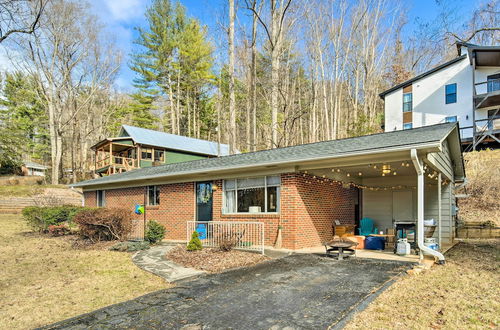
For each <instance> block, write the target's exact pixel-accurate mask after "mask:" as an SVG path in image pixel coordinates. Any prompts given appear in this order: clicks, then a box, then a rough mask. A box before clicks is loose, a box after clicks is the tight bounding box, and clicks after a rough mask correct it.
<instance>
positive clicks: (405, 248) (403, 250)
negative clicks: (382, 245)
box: [396, 238, 411, 256]
mask: <svg viewBox="0 0 500 330" xmlns="http://www.w3.org/2000/svg"><path fill="white" fill-rule="evenodd" d="M410 253H411V246H410V243H408V240H407V239H406V238H401V239H398V244H397V245H396V254H397V255H400V256H405V255H408V254H410Z"/></svg>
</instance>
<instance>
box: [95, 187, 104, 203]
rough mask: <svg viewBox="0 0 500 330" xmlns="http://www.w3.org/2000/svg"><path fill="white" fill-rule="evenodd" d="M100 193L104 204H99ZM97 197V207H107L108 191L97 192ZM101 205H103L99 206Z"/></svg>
mask: <svg viewBox="0 0 500 330" xmlns="http://www.w3.org/2000/svg"><path fill="white" fill-rule="evenodd" d="M99 192H101V193H102V203H99ZM95 197H96V205H97V207H106V190H96V191H95ZM99 204H101V205H99Z"/></svg>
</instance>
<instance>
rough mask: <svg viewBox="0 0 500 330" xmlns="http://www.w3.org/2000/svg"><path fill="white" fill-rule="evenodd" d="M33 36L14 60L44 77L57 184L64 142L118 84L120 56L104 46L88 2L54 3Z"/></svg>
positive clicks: (42, 85)
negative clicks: (108, 89)
mask: <svg viewBox="0 0 500 330" xmlns="http://www.w3.org/2000/svg"><path fill="white" fill-rule="evenodd" d="M46 13H47V15H44V17H43V18H42V24H41V27H40V28H39V29H37V30H36V31H35V32H34V33H33V34H32V35H30V36H29V37H28V38H26V39H22V40H20V41H19V42H18V43H17V47H16V48H15V49H16V51H17V52H18V53H19V54H21V56H20V57H19V58H16V59H13V61H14V62H15V63H17V65H18V66H19V67H20V69H22V70H24V71H27V72H29V73H30V74H32V75H33V76H34V77H37V78H38V85H39V91H40V93H41V97H42V98H43V99H44V101H45V102H46V104H47V114H48V118H49V136H50V145H51V163H52V183H53V184H57V183H58V182H59V178H60V176H61V169H62V160H63V150H64V147H65V145H66V147H67V148H69V149H68V150H70V151H71V152H72V148H75V150H78V149H77V148H78V146H76V145H73V144H72V143H71V141H66V143H65V141H64V139H65V137H67V136H68V132H71V131H73V130H74V129H75V126H76V125H77V124H78V123H79V122H78V119H79V118H82V117H85V116H89V115H90V116H91V115H92V114H89V113H86V112H87V111H88V110H89V108H91V107H92V105H93V102H94V101H95V98H96V96H97V94H98V92H102V91H103V89H105V86H107V85H108V86H109V84H110V83H111V82H112V81H113V79H114V77H115V74H116V72H117V70H118V68H119V64H120V53H119V52H118V51H116V49H115V48H114V45H113V44H112V43H104V42H103V38H102V36H101V35H100V32H101V27H100V25H99V24H98V22H97V18H96V17H95V16H93V15H91V14H90V13H89V12H88V7H87V5H86V3H82V2H78V3H77V2H72V1H66V0H54V1H52V2H51V3H50V4H49V5H47V7H46Z"/></svg>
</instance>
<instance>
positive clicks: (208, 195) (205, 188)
mask: <svg viewBox="0 0 500 330" xmlns="http://www.w3.org/2000/svg"><path fill="white" fill-rule="evenodd" d="M212 204H213V196H212V182H197V183H196V220H197V221H211V220H212Z"/></svg>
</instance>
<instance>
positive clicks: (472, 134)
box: [460, 110, 500, 151]
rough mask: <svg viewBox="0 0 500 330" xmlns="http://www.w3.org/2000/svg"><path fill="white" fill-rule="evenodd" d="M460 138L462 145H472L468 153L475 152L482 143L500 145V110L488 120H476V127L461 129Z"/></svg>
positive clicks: (467, 149) (468, 148)
mask: <svg viewBox="0 0 500 330" xmlns="http://www.w3.org/2000/svg"><path fill="white" fill-rule="evenodd" d="M490 111H492V110H490ZM460 138H461V140H462V143H464V144H469V143H470V144H469V145H468V147H467V148H466V149H465V150H466V151H469V150H475V149H476V147H477V146H478V145H479V144H481V143H500V110H496V111H495V113H494V114H493V115H492V116H490V117H489V118H488V119H479V120H476V121H475V122H474V126H465V127H461V128H460Z"/></svg>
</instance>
